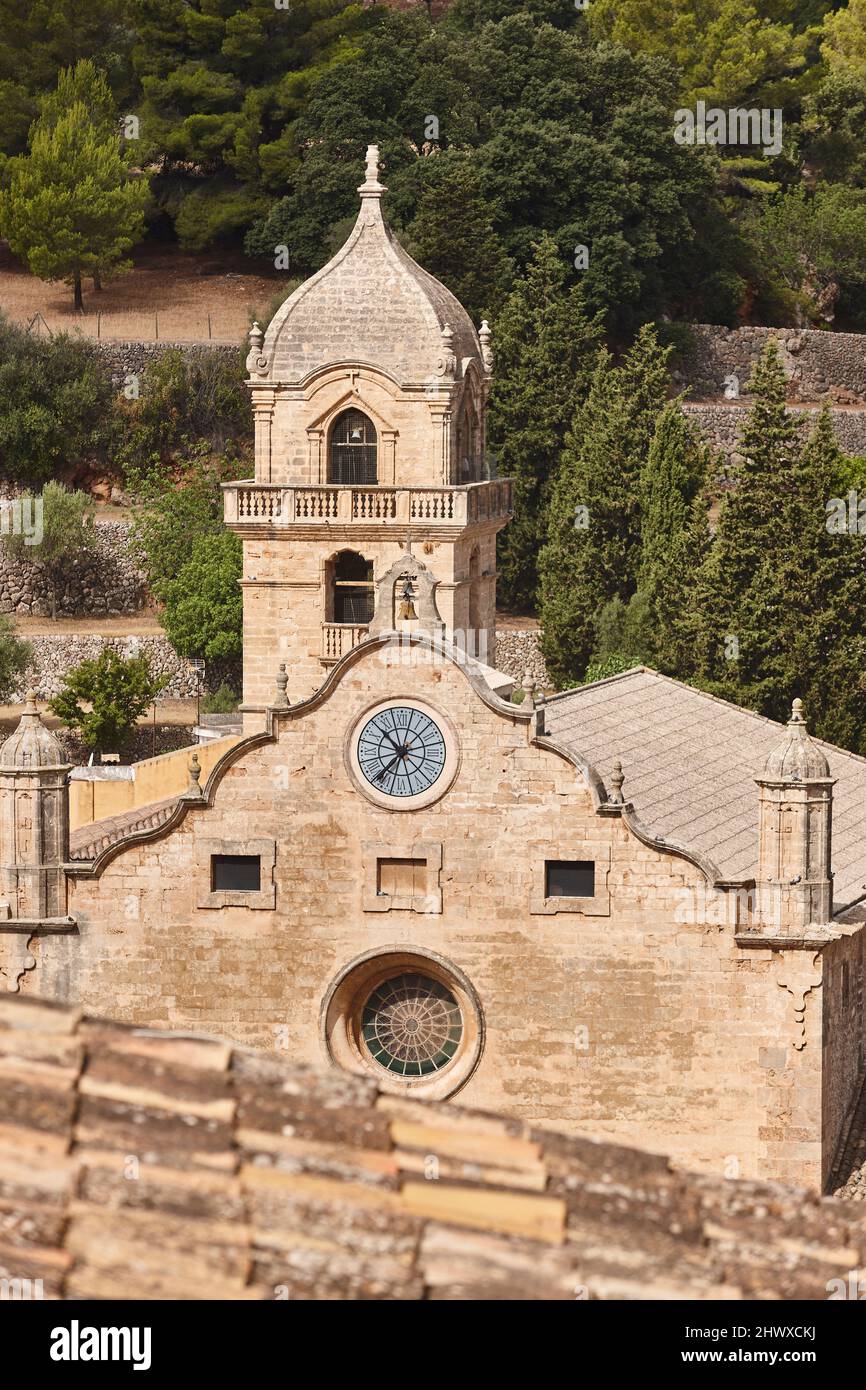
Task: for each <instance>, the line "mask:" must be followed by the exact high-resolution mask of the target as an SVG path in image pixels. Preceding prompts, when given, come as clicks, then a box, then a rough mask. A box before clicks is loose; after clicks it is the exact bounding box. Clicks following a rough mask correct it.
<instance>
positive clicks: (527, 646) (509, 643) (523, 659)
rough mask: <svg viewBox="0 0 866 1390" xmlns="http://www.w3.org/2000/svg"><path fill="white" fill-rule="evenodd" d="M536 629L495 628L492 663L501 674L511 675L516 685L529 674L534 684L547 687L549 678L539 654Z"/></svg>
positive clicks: (538, 639)
mask: <svg viewBox="0 0 866 1390" xmlns="http://www.w3.org/2000/svg"><path fill="white" fill-rule="evenodd" d="M540 639H541V633H540V632H539V631H538V629H520V628H507V627H505V628H497V630H496V654H495V657H494V660H493V662H492V664H493V665H494V666H495V667H496V670H497V671H501V672H502V673H503V675H506V676H511V677H512V679H513V680H515V681H516V682H517V684H518V685H522V683H523V678H524V676H526V675H530V676H531V677H532V679H533V680H534V681H535V683H536V685H540V686H544V687H547V686H549V685H550V678H549V676H548V674H547V667H546V666H545V664H544V657H543V656H542V655H541V648H540V646H539V642H540Z"/></svg>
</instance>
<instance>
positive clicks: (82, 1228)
mask: <svg viewBox="0 0 866 1390" xmlns="http://www.w3.org/2000/svg"><path fill="white" fill-rule="evenodd" d="M863 1213H864V1208H863V1207H862V1206H861V1205H860V1204H859V1203H855V1202H841V1201H838V1200H833V1199H821V1198H819V1197H817V1196H816V1195H813V1194H808V1193H804V1192H800V1191H796V1190H793V1189H787V1188H784V1187H780V1186H776V1185H770V1184H762V1183H755V1182H736V1181H726V1180H724V1179H720V1178H708V1177H697V1176H694V1175H691V1174H684V1173H679V1172H675V1171H673V1170H672V1169H671V1167H670V1165H669V1163H668V1160H667V1159H666V1158H664V1157H663V1156H660V1155H655V1154H648V1153H642V1152H639V1151H636V1150H631V1149H626V1148H621V1147H619V1146H617V1145H614V1144H608V1143H597V1142H594V1141H593V1140H590V1139H584V1138H580V1139H569V1138H564V1137H562V1136H560V1135H558V1134H554V1133H549V1132H546V1131H533V1130H532V1129H530V1128H527V1127H526V1126H525V1125H523V1124H522V1123H520V1122H519V1121H515V1120H507V1119H502V1118H499V1117H497V1116H493V1115H486V1114H480V1113H478V1112H473V1111H470V1110H461V1109H460V1108H458V1107H456V1106H454V1105H436V1104H430V1103H423V1102H412V1101H409V1102H407V1101H404V1100H399V1099H394V1098H393V1097H390V1096H387V1095H383V1094H382V1093H381V1092H380V1090H379V1089H378V1086H377V1084H376V1082H375V1081H374V1080H373V1079H372V1078H370V1079H367V1078H365V1077H354V1076H349V1075H346V1074H344V1073H341V1072H338V1071H321V1072H318V1071H313V1070H310V1069H308V1068H300V1067H296V1066H292V1065H291V1063H290V1062H288V1061H286V1060H284V1059H283V1058H282V1057H281V1055H280V1054H279V1053H278V1052H277V1053H273V1054H265V1053H256V1052H252V1051H249V1050H245V1049H243V1048H240V1047H235V1046H232V1045H229V1044H227V1043H222V1042H218V1041H214V1040H209V1039H207V1038H201V1037H195V1036H192V1035H184V1036H179V1035H176V1034H171V1033H168V1032H150V1031H142V1030H139V1029H134V1028H130V1027H126V1026H121V1025H117V1024H112V1023H108V1022H104V1021H101V1020H99V1019H92V1018H87V1017H84V1016H82V1014H81V1013H80V1011H78V1010H76V1009H73V1008H66V1007H62V1006H58V1005H54V1004H48V1003H43V1002H41V1001H38V1000H30V999H27V998H25V997H22V998H10V999H0V1278H7V1279H30V1280H31V1281H32V1280H36V1279H41V1280H42V1281H43V1289H44V1296H45V1297H46V1298H75V1299H82V1298H84V1299H89V1298H95V1299H99V1298H118V1297H120V1298H127V1299H148V1298H168V1299H275V1298H286V1297H288V1298H293V1299H297V1298H301V1299H306V1298H312V1299H358V1298H365V1299H491V1298H493V1299H496V1298H502V1299H568V1300H572V1299H575V1298H582V1297H589V1298H600V1299H631V1298H648V1299H653V1298H692V1299H719V1298H722V1299H750V1298H786V1299H789V1298H812V1299H825V1298H827V1296H828V1294H827V1285H828V1281H829V1280H831V1279H833V1278H840V1277H842V1278H844V1277H846V1276H847V1274H848V1272H849V1271H850V1270H853V1269H859V1268H860V1267H862V1266H864V1265H866V1219H864V1215H863Z"/></svg>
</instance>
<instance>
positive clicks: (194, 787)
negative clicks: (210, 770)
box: [185, 753, 204, 801]
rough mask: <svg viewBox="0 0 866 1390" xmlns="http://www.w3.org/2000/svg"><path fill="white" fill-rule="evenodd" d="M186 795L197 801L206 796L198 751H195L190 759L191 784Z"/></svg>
mask: <svg viewBox="0 0 866 1390" xmlns="http://www.w3.org/2000/svg"><path fill="white" fill-rule="evenodd" d="M185 795H186V796H188V797H190V798H194V799H195V800H196V801H201V800H202V799H203V797H204V792H203V791H202V789H201V763H200V762H199V760H198V753H193V755H192V757H191V758H190V760H189V786H188V787H187V789H186V793H185Z"/></svg>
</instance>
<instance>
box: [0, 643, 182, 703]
mask: <svg viewBox="0 0 866 1390" xmlns="http://www.w3.org/2000/svg"><path fill="white" fill-rule="evenodd" d="M26 640H27V641H28V642H29V643H30V646H31V647H32V649H33V659H32V661H31V663H30V665H29V666H28V667H27V669H26V671H25V672H24V674H23V675H22V676H21V678H20V680H19V681H18V683H17V685H16V687H15V689H14V690H13V691H12V692H11V693H10V695H9V696H8V697H7V698H8V699H9V700H10V701H11V702H12V703H17V702H19V701H21V700H23V699H24V697H25V695H26V693H27V691H28V690H35V691H36V694H37V696H38V697H39V698H40V699H42V700H49V699H51V697H52V696H54V695H56V694H57V693H58V692H59V690H60V689H61V686H62V685H63V679H64V677H65V675H66V674H67V672H68V671H69V670H70V668H71V667H73V666H77V665H78V663H79V662H80V661H90V660H94V659H95V658H97V657H98V656H99V654H100V652H101V651H102V650H103V648H104V647H112V648H113V649H114V650H115V651H116V652H117V653H118V654H119V655H120V656H122V657H124V658H125V659H127V660H128V659H129V658H130V657H133V656H144V657H146V658H147V660H148V661H149V663H150V667H151V670H152V671H153V672H154V673H158V674H161V675H162V676H164V680H165V683H164V685H163V687H162V690H161V692H160V694H161V696H162V698H163V699H174V700H182V699H189V698H194V697H195V696H196V695H197V694H199V689H200V687H199V677H198V674H197V672H196V671H195V670H194V669H193V667H192V666H191V665H190V663H189V662H188V661H187V660H186V658H185V657H182V656H178V654H177V652H176V651H175V650H174V647H173V646H172V645H171V643H170V642H169V640H168V638H167V637H165V636H163V635H162V634H154V635H153V636H150V635H148V636H144V637H101V636H97V635H94V634H90V633H88V634H79V633H65V632H64V633H57V634H52V635H51V636H39V637H27V639H26Z"/></svg>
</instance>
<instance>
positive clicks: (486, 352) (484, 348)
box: [478, 319, 493, 374]
mask: <svg viewBox="0 0 866 1390" xmlns="http://www.w3.org/2000/svg"><path fill="white" fill-rule="evenodd" d="M478 337H479V340H480V342H481V361H482V362H483V363H484V370H485V372H487V373H488V374H489V373H490V372H492V371H493V347H492V345H491V340H492V337H493V334H492V333H491V332H490V324H489V323H488V322H487V320H486V319H482V320H481V327H480V328H479V330H478Z"/></svg>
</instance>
